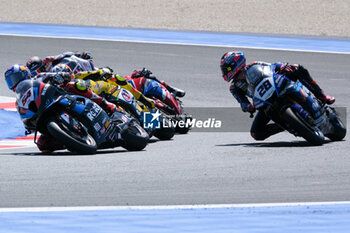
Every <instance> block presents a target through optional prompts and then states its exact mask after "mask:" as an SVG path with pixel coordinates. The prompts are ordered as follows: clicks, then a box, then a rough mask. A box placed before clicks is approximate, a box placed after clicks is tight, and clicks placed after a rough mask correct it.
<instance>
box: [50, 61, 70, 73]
mask: <svg viewBox="0 0 350 233" xmlns="http://www.w3.org/2000/svg"><path fill="white" fill-rule="evenodd" d="M52 72H54V73H58V72H67V73H70V74H73V71H72V69H71V68H70V67H69V66H68V65H66V64H62V63H60V64H58V65H55V66H54V67H53V68H52Z"/></svg>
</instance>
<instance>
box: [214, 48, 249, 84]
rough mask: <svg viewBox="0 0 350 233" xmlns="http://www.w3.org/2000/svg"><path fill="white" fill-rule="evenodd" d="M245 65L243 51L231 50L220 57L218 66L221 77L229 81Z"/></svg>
mask: <svg viewBox="0 0 350 233" xmlns="http://www.w3.org/2000/svg"><path fill="white" fill-rule="evenodd" d="M245 66H246V59H245V56H244V53H243V52H240V51H231V52H227V53H225V54H224V55H223V56H222V57H221V63H220V68H221V71H222V77H223V78H224V79H225V81H227V82H229V81H231V80H232V79H233V78H235V77H236V76H237V74H238V73H239V72H240V71H241V70H242V69H243V68H244V67H245Z"/></svg>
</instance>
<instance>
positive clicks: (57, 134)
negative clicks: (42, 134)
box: [47, 119, 97, 154]
mask: <svg viewBox="0 0 350 233" xmlns="http://www.w3.org/2000/svg"><path fill="white" fill-rule="evenodd" d="M78 123H79V122H78ZM79 124H80V123H79ZM47 130H48V131H49V133H50V134H51V136H52V137H54V138H55V139H56V140H57V141H58V142H60V143H61V144H63V145H64V146H65V147H66V148H67V149H68V150H69V151H71V152H75V153H79V154H95V153H96V151H97V144H96V141H95V140H94V138H93V137H92V136H91V135H90V134H89V133H88V132H77V130H76V129H75V128H73V127H70V126H69V125H67V124H64V123H63V122H60V120H59V119H50V120H49V121H48V123H47ZM83 131H84V130H83Z"/></svg>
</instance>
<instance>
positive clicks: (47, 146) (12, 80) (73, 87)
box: [5, 64, 119, 152]
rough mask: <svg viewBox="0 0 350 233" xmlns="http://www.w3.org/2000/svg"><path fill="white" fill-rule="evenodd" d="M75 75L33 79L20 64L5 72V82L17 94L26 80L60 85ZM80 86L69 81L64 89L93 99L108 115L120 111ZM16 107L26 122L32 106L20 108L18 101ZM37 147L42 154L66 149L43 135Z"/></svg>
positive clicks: (42, 75)
mask: <svg viewBox="0 0 350 233" xmlns="http://www.w3.org/2000/svg"><path fill="white" fill-rule="evenodd" d="M73 75H74V74H69V73H64V72H59V73H40V74H39V75H37V76H36V77H33V76H32V75H31V72H30V71H29V69H28V68H27V67H25V66H23V65H20V64H15V65H13V66H11V67H10V68H8V69H7V70H6V71H5V81H6V84H7V86H8V88H9V89H10V90H11V91H13V92H16V87H17V85H18V84H19V83H20V82H22V81H23V80H26V79H31V78H36V79H39V80H41V81H43V82H48V81H49V80H52V81H53V82H54V83H56V84H58V85H59V84H61V83H63V82H64V81H69V80H70V79H71V77H72V76H73ZM78 85H79V84H77V83H76V82H74V81H69V82H68V84H67V85H66V86H65V87H64V89H65V91H67V92H71V93H74V94H78V95H81V96H84V97H87V98H89V99H91V100H92V101H94V102H95V103H97V104H99V105H100V106H101V107H102V108H103V109H104V110H105V111H106V112H107V113H110V114H112V113H113V112H115V111H118V110H119V109H118V108H117V107H116V106H115V105H114V104H112V103H110V102H108V101H106V100H105V99H104V98H102V97H100V96H99V95H97V94H95V93H94V92H92V91H91V89H88V88H85V89H84V88H79V86H78ZM16 107H17V111H18V113H19V114H20V116H21V118H22V119H23V120H25V119H26V118H27V117H28V116H27V114H31V110H29V109H30V106H28V108H23V107H19V106H18V103H17V101H16ZM37 147H38V148H39V150H40V151H42V152H52V151H55V150H60V149H64V147H63V146H62V145H60V144H58V143H57V142H56V141H55V140H54V139H53V138H52V137H51V136H49V135H41V136H40V137H39V139H38V141H37Z"/></svg>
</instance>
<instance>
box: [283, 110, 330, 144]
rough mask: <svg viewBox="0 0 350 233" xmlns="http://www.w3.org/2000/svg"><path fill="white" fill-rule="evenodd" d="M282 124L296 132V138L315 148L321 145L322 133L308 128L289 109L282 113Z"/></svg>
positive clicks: (305, 123)
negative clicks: (301, 138) (302, 139)
mask: <svg viewBox="0 0 350 233" xmlns="http://www.w3.org/2000/svg"><path fill="white" fill-rule="evenodd" d="M282 118H283V120H284V122H285V123H286V124H287V125H288V126H289V127H290V128H292V129H293V130H294V131H296V132H297V134H298V136H301V137H303V138H304V139H305V140H306V141H308V142H309V143H311V144H312V145H315V146H320V145H322V144H323V143H324V142H325V140H324V135H323V133H322V132H321V131H320V130H319V129H318V128H316V127H312V126H310V125H309V124H308V123H307V122H306V121H305V120H304V119H303V118H302V117H301V116H300V117H299V116H298V115H297V113H295V112H293V110H292V109H291V108H287V109H286V110H285V111H284V112H283V113H282Z"/></svg>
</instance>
